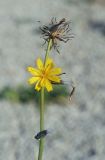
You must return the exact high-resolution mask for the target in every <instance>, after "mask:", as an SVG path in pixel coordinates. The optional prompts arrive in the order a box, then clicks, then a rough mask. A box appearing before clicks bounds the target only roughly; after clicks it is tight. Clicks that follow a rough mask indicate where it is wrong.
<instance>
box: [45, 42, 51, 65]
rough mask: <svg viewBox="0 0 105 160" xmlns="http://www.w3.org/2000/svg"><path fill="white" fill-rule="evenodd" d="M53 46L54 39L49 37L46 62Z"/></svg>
mask: <svg viewBox="0 0 105 160" xmlns="http://www.w3.org/2000/svg"><path fill="white" fill-rule="evenodd" d="M51 47H52V39H49V41H48V46H47V50H46V55H45V60H44V64H45V62H46V60H47V58H48V56H49V52H50V50H51Z"/></svg>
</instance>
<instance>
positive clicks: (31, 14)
mask: <svg viewBox="0 0 105 160" xmlns="http://www.w3.org/2000/svg"><path fill="white" fill-rule="evenodd" d="M52 17H56V18H57V20H58V21H59V20H61V19H62V18H66V19H67V20H71V21H72V23H71V28H72V33H73V34H74V37H75V38H73V39H72V40H71V41H69V42H68V43H66V44H63V43H62V42H61V43H60V44H61V45H60V55H59V54H57V53H56V52H55V51H54V53H53V52H52V53H51V57H52V58H54V59H55V61H56V63H57V65H58V66H60V67H62V68H63V71H64V72H66V73H67V74H66V78H67V79H68V80H73V81H75V83H76V91H75V93H74V95H73V97H72V100H71V102H69V100H68V95H69V92H70V90H69V89H70V86H69V85H68V86H67V87H66V86H60V87H58V88H55V89H54V92H52V93H50V94H49V95H48V94H47V95H46V109H45V128H46V129H48V130H49V131H50V133H49V134H48V136H47V137H46V138H45V141H46V142H45V151H44V160H45V159H49V160H57V159H60V160H104V158H105V0H56V1H51V0H45V1H43V0H18V1H17V0H3V1H2V0H0V160H26V159H27V160H37V154H38V142H37V141H36V140H35V139H34V135H35V134H36V133H37V132H38V131H39V107H38V97H39V94H37V93H36V92H35V91H34V89H33V87H32V88H31V87H30V86H29V85H28V84H27V79H28V78H29V74H28V73H27V72H26V67H27V66H29V65H33V66H34V63H35V59H36V58H37V57H38V56H41V57H44V53H45V48H46V46H44V47H41V45H42V44H43V40H42V38H40V35H39V33H38V28H39V26H41V25H44V24H45V25H46V24H49V22H50V20H51V18H52ZM38 21H40V22H38ZM68 88H69V89H68Z"/></svg>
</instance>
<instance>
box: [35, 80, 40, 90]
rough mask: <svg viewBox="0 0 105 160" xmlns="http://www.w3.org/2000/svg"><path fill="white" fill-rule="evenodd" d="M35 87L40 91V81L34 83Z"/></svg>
mask: <svg viewBox="0 0 105 160" xmlns="http://www.w3.org/2000/svg"><path fill="white" fill-rule="evenodd" d="M35 89H36V90H37V91H40V89H41V85H40V81H38V82H37V83H36V85H35Z"/></svg>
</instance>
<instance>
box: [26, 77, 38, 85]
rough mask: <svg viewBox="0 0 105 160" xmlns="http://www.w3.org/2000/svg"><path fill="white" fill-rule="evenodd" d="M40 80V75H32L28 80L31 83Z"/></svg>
mask: <svg viewBox="0 0 105 160" xmlns="http://www.w3.org/2000/svg"><path fill="white" fill-rule="evenodd" d="M38 80H39V77H31V78H30V79H29V80H28V83H29V84H34V83H35V82H37V81H38Z"/></svg>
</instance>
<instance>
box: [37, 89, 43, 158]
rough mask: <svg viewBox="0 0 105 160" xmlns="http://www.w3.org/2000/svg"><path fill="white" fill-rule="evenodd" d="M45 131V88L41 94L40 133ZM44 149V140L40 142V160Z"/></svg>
mask: <svg viewBox="0 0 105 160" xmlns="http://www.w3.org/2000/svg"><path fill="white" fill-rule="evenodd" d="M43 130H44V88H42V89H41V93H40V131H43ZM43 149H44V138H41V139H40V141H39V155H38V160H42V154H43Z"/></svg>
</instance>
